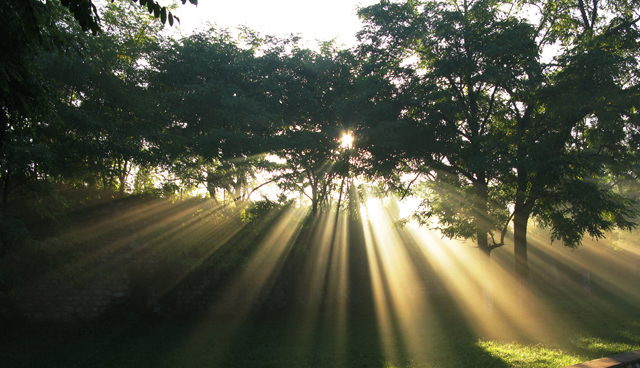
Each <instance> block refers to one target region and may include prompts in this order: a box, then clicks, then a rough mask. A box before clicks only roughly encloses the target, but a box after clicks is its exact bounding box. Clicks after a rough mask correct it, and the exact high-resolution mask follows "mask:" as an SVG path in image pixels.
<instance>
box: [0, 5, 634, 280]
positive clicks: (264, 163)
mask: <svg viewBox="0 0 640 368" xmlns="http://www.w3.org/2000/svg"><path fill="white" fill-rule="evenodd" d="M185 2H186V1H183V3H185ZM190 2H191V3H194V4H195V1H190ZM140 5H141V6H142V7H141V6H140ZM532 10H534V11H537V12H538V14H537V15H536V16H534V17H531V16H525V14H531V11H532ZM69 11H71V12H72V13H73V14H72V15H71V14H69ZM359 15H360V17H361V18H362V20H363V22H364V26H363V29H362V30H361V32H360V33H359V35H358V37H359V44H358V45H357V47H355V48H354V49H351V50H348V49H341V48H339V47H336V45H334V44H333V43H332V42H323V43H320V44H319V45H318V47H317V48H316V49H310V48H307V47H305V46H304V45H303V44H302V43H301V42H300V39H299V38H298V37H288V38H284V39H279V38H277V37H273V36H263V35H260V34H258V33H256V32H254V31H251V30H249V29H241V30H239V31H238V32H237V33H234V32H233V31H229V30H222V29H216V28H212V29H209V30H205V31H201V32H199V33H196V34H192V35H189V36H185V37H182V38H180V39H172V38H170V37H168V36H166V35H165V34H163V33H162V28H163V24H164V23H165V21H166V20H168V21H169V23H172V22H173V18H174V17H173V16H172V15H171V14H170V13H169V12H168V10H166V9H165V8H161V7H160V6H159V5H158V4H157V3H156V2H155V1H153V0H148V1H140V2H139V3H138V4H133V3H131V2H125V1H115V2H110V3H108V4H107V5H106V6H105V7H104V10H103V11H102V14H100V16H98V13H97V8H96V7H95V6H94V4H93V3H92V2H91V1H87V0H83V1H75V0H74V1H72V0H62V1H61V3H60V4H58V3H57V2H40V1H36V0H30V1H26V2H17V1H9V2H5V3H3V5H0V17H1V20H2V25H0V27H2V28H3V30H4V31H5V32H4V34H5V35H8V37H3V39H2V41H0V42H2V44H3V46H4V50H8V52H5V53H3V54H2V55H0V109H1V111H0V183H1V184H2V188H3V203H4V204H6V203H8V202H10V201H11V200H12V196H15V197H17V196H18V195H19V194H20V193H21V192H22V193H24V192H28V191H31V190H34V188H36V187H39V188H40V189H42V188H45V187H46V188H49V189H50V188H51V187H52V186H55V185H70V186H76V187H83V188H94V189H109V190H117V191H118V192H119V193H120V195H125V194H126V193H130V192H136V193H139V192H143V191H145V190H149V191H153V192H154V193H156V194H158V193H162V195H166V196H170V195H175V194H176V193H178V192H183V191H186V190H187V188H193V187H197V186H199V187H200V188H201V189H205V190H206V192H207V193H208V196H209V197H210V198H211V199H212V200H216V201H225V199H228V201H227V202H228V203H236V204H237V205H240V203H242V202H243V201H246V200H249V198H250V195H251V193H252V192H253V191H254V190H256V188H260V187H262V186H263V185H266V184H268V183H274V184H276V185H277V186H278V188H279V189H280V191H281V193H280V194H283V195H285V194H287V195H291V194H292V193H296V194H298V195H300V196H301V197H306V198H307V199H308V202H309V203H310V207H311V208H312V210H311V213H312V215H313V216H317V215H318V213H319V212H321V211H322V210H324V209H326V208H330V206H331V204H332V203H335V202H334V201H333V199H334V198H335V197H336V196H337V197H338V203H340V201H341V200H342V198H343V193H344V195H347V196H348V195H352V194H353V193H357V190H356V189H355V188H354V187H353V186H351V187H349V188H348V189H345V188H344V183H345V182H346V183H352V182H353V181H352V179H353V177H355V176H359V177H360V178H361V182H365V181H368V182H369V183H377V184H380V187H382V188H384V189H385V190H387V191H390V192H395V193H396V194H399V195H400V196H401V197H404V196H409V195H411V196H416V197H419V198H420V200H421V201H422V205H421V207H420V208H419V209H418V210H417V211H416V212H415V213H414V215H413V219H414V220H416V221H417V222H418V223H420V224H422V225H426V226H433V227H436V228H437V229H439V230H440V231H441V232H442V234H444V235H445V236H448V237H451V238H454V237H459V238H471V239H475V241H476V242H477V244H478V247H479V248H480V249H481V250H482V252H483V254H485V255H487V256H489V254H490V252H491V251H492V250H493V249H495V248H497V247H501V246H504V245H505V243H506V242H507V241H508V236H507V234H508V233H509V232H510V231H512V232H513V238H514V240H513V243H514V248H515V253H516V268H517V270H518V273H519V275H520V276H521V277H522V278H526V275H527V272H528V271H527V267H528V266H527V236H526V235H527V231H528V224H529V223H530V221H532V220H535V221H537V222H538V224H540V225H541V226H544V227H547V228H549V229H550V231H551V237H552V240H560V241H562V243H563V244H564V245H566V246H570V247H575V246H578V245H580V242H581V240H582V238H583V236H584V235H590V236H592V237H595V238H599V237H602V236H604V234H605V232H606V231H608V230H611V229H613V228H615V227H618V228H623V229H631V228H632V227H634V226H635V224H634V223H633V218H634V217H635V216H636V215H637V207H636V200H637V198H638V195H637V186H638V173H639V169H638V167H639V162H638V159H639V154H640V150H639V147H640V144H639V142H640V126H639V125H638V123H639V120H638V101H640V99H639V98H638V97H639V95H638V93H639V84H638V81H639V78H638V77H639V76H640V73H639V72H640V68H639V65H638V56H639V55H638V52H639V50H640V48H639V45H638V42H639V40H640V39H639V36H640V33H638V27H637V26H638V22H639V19H640V18H639V9H638V5H637V4H635V3H634V2H627V1H607V2H604V1H600V0H594V1H591V2H585V1H583V0H575V1H574V0H567V1H560V2H558V1H537V2H533V1H521V2H507V1H497V0H466V1H465V0H460V1H438V0H430V1H404V2H389V1H381V2H380V3H378V4H375V5H372V6H369V7H366V8H362V9H360V11H359ZM99 19H100V23H98V20H99ZM99 24H100V29H101V31H100V32H97V30H98V28H97V27H98V25H99ZM34 30H35V33H34ZM87 30H92V31H93V33H95V34H87V32H86V31H87ZM549 53H553V54H552V55H550V54H549ZM345 134H352V135H353V136H354V138H355V140H354V141H353V145H352V146H350V147H342V146H341V138H342V137H343V136H344V135H345ZM153 177H156V178H158V179H157V182H154V180H152V178H153ZM365 179H366V180H365ZM348 185H349V184H348ZM220 191H222V193H223V194H222V196H220ZM353 195H356V194H353ZM225 203H226V202H225Z"/></svg>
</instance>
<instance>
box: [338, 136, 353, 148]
mask: <svg viewBox="0 0 640 368" xmlns="http://www.w3.org/2000/svg"><path fill="white" fill-rule="evenodd" d="M352 145H353V136H352V135H351V134H349V133H346V134H345V135H343V136H342V138H341V139H340V147H343V148H351V147H352Z"/></svg>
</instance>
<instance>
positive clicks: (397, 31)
mask: <svg viewBox="0 0 640 368" xmlns="http://www.w3.org/2000/svg"><path fill="white" fill-rule="evenodd" d="M360 16H361V17H363V18H364V19H365V21H366V24H367V26H366V28H365V29H364V31H363V32H361V34H360V38H361V40H363V41H365V42H364V44H363V46H362V47H361V52H362V53H363V54H364V55H366V56H367V57H368V58H370V59H372V60H373V61H374V62H375V63H378V64H379V65H381V67H382V68H386V70H389V71H390V73H391V74H390V77H391V78H395V79H396V80H397V83H400V84H402V85H403V87H401V93H403V94H406V95H407V97H405V103H406V105H405V112H404V113H403V114H402V115H401V116H400V118H399V119H398V120H397V121H394V122H388V123H387V124H382V125H378V126H374V127H372V130H371V131H372V134H370V137H369V142H368V148H369V149H370V150H371V152H372V155H373V156H375V157H376V159H377V160H378V161H380V162H389V161H390V162H393V164H391V165H388V167H389V168H391V169H396V168H398V167H399V166H402V167H403V169H404V171H405V172H412V173H414V174H419V175H423V176H428V177H430V178H432V179H433V181H432V183H433V184H434V185H436V187H435V188H433V190H431V191H430V195H429V197H428V198H427V199H426V200H425V201H423V208H424V210H423V211H420V212H419V213H417V214H416V215H417V218H418V219H419V220H421V222H423V223H426V222H427V221H429V220H428V219H429V218H431V217H437V218H438V219H439V220H440V229H441V230H442V231H443V233H444V234H445V235H447V236H450V237H455V236H461V237H465V238H467V237H469V238H475V239H476V240H477V243H478V247H479V248H480V250H481V251H482V253H483V254H486V255H487V256H488V255H489V254H490V252H491V250H492V249H494V248H496V247H499V246H502V245H503V244H504V239H503V237H502V239H500V241H496V240H495V238H493V237H492V239H493V242H492V243H490V241H489V234H492V233H493V232H495V231H499V232H500V233H502V232H503V229H504V222H503V221H504V220H505V218H506V217H505V216H504V214H505V212H506V206H505V204H506V203H505V201H504V200H503V199H502V198H500V196H499V192H500V191H499V190H498V188H497V181H496V180H497V179H498V178H499V176H500V173H502V172H504V170H506V165H507V164H508V161H507V160H506V159H505V152H506V148H507V147H506V145H505V142H504V139H503V131H502V126H503V124H504V121H503V116H504V114H505V111H506V110H507V108H508V105H509V104H510V103H511V101H512V100H513V99H514V98H515V93H517V92H518V91H520V90H522V89H525V88H526V86H527V85H528V84H529V83H532V80H534V79H535V78H537V77H538V74H539V72H540V71H539V66H538V63H537V58H538V49H537V47H536V45H535V43H534V41H533V31H534V30H533V28H532V27H531V26H530V25H529V24H527V23H525V22H523V21H520V20H518V19H516V18H515V17H512V16H509V15H508V14H505V13H502V12H501V11H500V10H499V7H498V3H497V2H495V1H484V0H483V1H464V2H452V3H448V2H447V3H445V2H435V1H433V2H426V3H419V2H413V1H410V2H406V3H400V4H398V3H389V2H381V3H379V4H377V5H373V6H371V7H368V8H364V9H361V10H360ZM412 57H413V58H416V59H417V60H418V61H417V62H416V63H415V65H413V68H409V67H407V66H406V64H402V63H404V62H405V61H406V60H407V59H408V58H412ZM389 65H391V66H392V67H391V68H389ZM377 131H385V132H386V131H395V132H394V133H393V137H394V138H396V139H398V142H397V143H396V144H395V145H393V146H390V145H389V144H380V143H381V142H380V141H378V140H377V139H376V137H380V135H379V134H376V132H377ZM387 139H388V138H387ZM389 148H392V149H389ZM452 198H459V199H458V200H451V199H452Z"/></svg>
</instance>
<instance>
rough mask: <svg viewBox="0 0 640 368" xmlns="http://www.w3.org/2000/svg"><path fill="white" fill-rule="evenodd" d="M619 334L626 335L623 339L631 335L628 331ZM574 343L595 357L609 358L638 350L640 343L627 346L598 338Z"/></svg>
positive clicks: (584, 339)
mask: <svg viewBox="0 0 640 368" xmlns="http://www.w3.org/2000/svg"><path fill="white" fill-rule="evenodd" d="M621 334H622V335H626V336H625V337H627V336H629V335H630V334H631V333H630V332H628V331H622V332H621ZM632 337H635V338H636V339H637V338H638V336H637V335H635V336H632ZM636 341H637V340H636ZM576 343H577V345H578V346H579V347H580V348H582V349H585V350H588V351H589V352H590V353H593V354H594V355H596V356H597V355H600V356H609V355H615V354H621V353H626V352H629V351H634V350H638V349H640V343H638V342H636V343H635V344H628V343H624V342H614V341H610V340H607V339H603V338H600V337H581V338H580V339H578V340H577V341H576Z"/></svg>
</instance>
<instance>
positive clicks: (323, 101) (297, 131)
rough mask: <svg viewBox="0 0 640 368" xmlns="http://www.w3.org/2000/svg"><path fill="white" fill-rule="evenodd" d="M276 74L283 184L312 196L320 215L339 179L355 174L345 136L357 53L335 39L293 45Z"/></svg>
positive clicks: (314, 211) (313, 206)
mask: <svg viewBox="0 0 640 368" xmlns="http://www.w3.org/2000/svg"><path fill="white" fill-rule="evenodd" d="M277 78H278V79H277V81H278V84H279V88H280V98H279V99H280V101H281V103H280V108H279V111H280V116H281V119H282V125H281V130H280V131H279V132H278V135H279V137H278V139H277V142H278V143H276V150H275V151H274V154H276V155H277V156H279V157H280V158H282V159H284V160H286V164H285V165H284V174H282V175H281V177H282V178H283V179H284V182H283V183H282V184H281V186H282V187H284V188H286V189H289V190H296V191H299V192H301V193H303V194H304V195H305V196H307V197H308V198H309V200H310V201H311V214H312V216H313V217H315V216H317V214H318V211H319V209H320V208H321V207H323V206H325V205H327V204H329V202H330V200H331V195H332V193H333V192H334V191H336V189H337V179H339V178H341V177H342V178H345V177H348V176H349V175H350V168H349V157H348V153H349V150H348V149H346V148H340V139H341V138H342V136H343V135H345V134H346V133H347V132H348V131H349V128H350V127H349V116H350V114H351V113H350V112H348V110H349V105H350V104H349V99H350V98H351V94H352V93H353V90H354V88H353V83H354V82H353V59H352V55H351V53H349V52H348V51H346V50H337V49H335V47H334V46H333V45H332V44H331V43H325V44H323V45H322V50H321V51H320V52H314V51H311V50H306V49H294V50H293V53H292V54H291V55H287V56H285V58H284V62H283V68H282V69H281V71H280V73H279V75H278V76H277ZM345 154H347V156H345ZM306 188H309V189H310V193H307V192H306V191H305V189H306Z"/></svg>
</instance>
